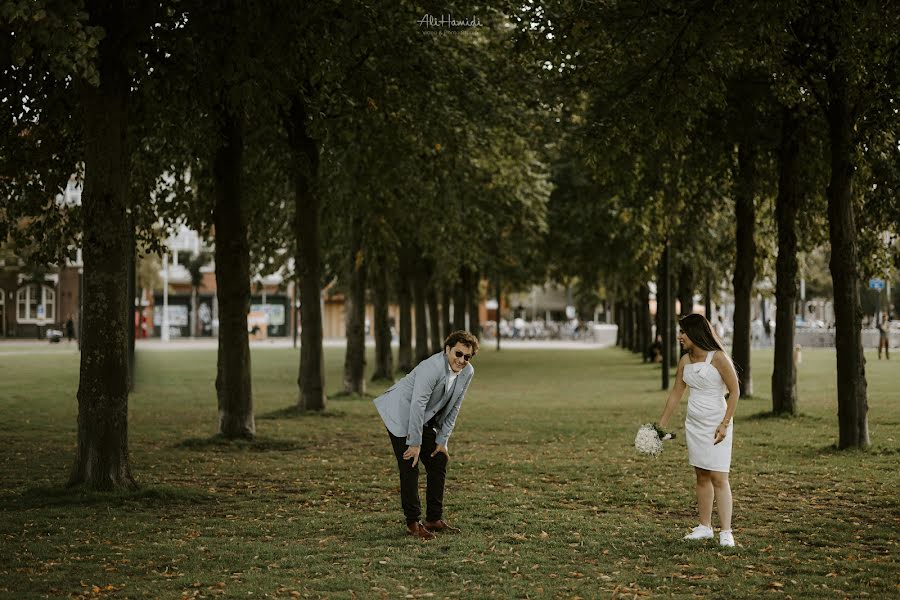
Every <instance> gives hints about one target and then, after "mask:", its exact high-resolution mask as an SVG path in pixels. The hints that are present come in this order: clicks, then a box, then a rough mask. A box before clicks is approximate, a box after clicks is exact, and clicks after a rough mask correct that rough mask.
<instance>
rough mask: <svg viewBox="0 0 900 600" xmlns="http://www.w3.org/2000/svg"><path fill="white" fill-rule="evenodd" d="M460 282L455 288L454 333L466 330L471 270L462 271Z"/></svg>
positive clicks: (464, 269) (463, 269)
mask: <svg viewBox="0 0 900 600" xmlns="http://www.w3.org/2000/svg"><path fill="white" fill-rule="evenodd" d="M459 273H460V280H459V281H458V282H457V284H456V286H455V287H454V288H453V291H454V294H453V331H460V330H462V329H465V328H466V287H467V286H468V279H469V270H468V269H467V268H465V267H463V268H462V269H460V271H459Z"/></svg>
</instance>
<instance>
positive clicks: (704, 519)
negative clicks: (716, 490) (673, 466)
mask: <svg viewBox="0 0 900 600" xmlns="http://www.w3.org/2000/svg"><path fill="white" fill-rule="evenodd" d="M711 472H712V471H707V470H706V469H701V468H699V467H694V473H695V474H696V475H697V510H698V511H699V512H700V524H701V525H706V526H707V527H712V505H713V485H712V481H711V480H710V477H709V476H710V473H711Z"/></svg>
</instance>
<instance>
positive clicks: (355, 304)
mask: <svg viewBox="0 0 900 600" xmlns="http://www.w3.org/2000/svg"><path fill="white" fill-rule="evenodd" d="M360 229H361V225H360V223H359V218H358V217H354V218H353V223H352V224H351V230H352V233H351V236H350V237H351V240H352V241H351V248H350V251H351V255H350V265H349V275H350V280H349V283H350V286H349V289H348V293H347V303H346V309H347V349H346V352H345V354H344V392H346V393H348V394H360V395H362V394H365V393H366V378H365V363H366V264H365V258H364V255H363V250H362V247H361V243H360V242H361V239H362V235H361V232H360Z"/></svg>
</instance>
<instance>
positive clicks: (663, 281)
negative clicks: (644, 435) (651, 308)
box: [656, 239, 672, 390]
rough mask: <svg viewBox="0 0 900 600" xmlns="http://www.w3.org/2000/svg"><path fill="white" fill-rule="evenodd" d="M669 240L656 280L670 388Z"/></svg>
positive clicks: (659, 330)
mask: <svg viewBox="0 0 900 600" xmlns="http://www.w3.org/2000/svg"><path fill="white" fill-rule="evenodd" d="M670 253H671V250H670V249H669V240H668V239H666V245H665V248H664V249H663V253H662V256H661V257H660V259H659V267H658V274H657V281H656V327H657V329H656V332H657V335H658V336H659V339H660V343H661V345H662V353H661V354H662V356H661V357H660V358H661V359H662V360H661V363H662V364H661V365H660V366H661V375H662V389H663V390H668V389H669V361H670V356H669V355H670V354H671V353H672V338H671V336H670V332H671V330H670V328H669V321H671V320H672V314H671V312H670V311H671V306H672V305H671V303H670V301H669V300H670V297H671V291H670V289H669V288H670V286H669V282H670V279H671V278H670V277H669V270H670V268H671V266H672V265H671V260H670V259H669V254H670Z"/></svg>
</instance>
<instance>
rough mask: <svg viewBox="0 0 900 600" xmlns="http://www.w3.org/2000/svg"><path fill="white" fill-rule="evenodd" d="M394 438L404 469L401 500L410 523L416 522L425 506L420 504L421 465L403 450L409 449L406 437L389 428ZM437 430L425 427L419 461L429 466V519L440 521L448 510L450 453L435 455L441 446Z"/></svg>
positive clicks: (426, 466)
mask: <svg viewBox="0 0 900 600" xmlns="http://www.w3.org/2000/svg"><path fill="white" fill-rule="evenodd" d="M388 435H389V436H390V437H391V446H393V447H394V454H395V455H396V456H397V467H398V468H399V469H400V503H401V504H402V506H403V515H404V516H405V517H406V524H407V525H409V524H410V523H414V522H416V521H418V520H419V517H421V516H422V506H421V504H420V503H419V465H418V464H417V465H416V466H415V467H414V466H412V462H413V459H409V460H406V459H404V458H403V453H404V452H406V449H407V446H406V438H400V437H397V436H395V435H394V434H392V433H391V432H390V431H388ZM436 437H437V434H436V433H435V432H434V429H432V428H431V427H429V426H428V425H425V427H424V428H423V429H422V447H421V448H420V452H419V462H420V463H422V464H423V465H425V471H426V473H427V477H426V480H425V520H426V521H437V520H439V519H440V518H441V517H442V516H443V513H444V479H446V477H447V456H446V455H445V454H444V453H443V452H438V453H437V454H435V455H434V456H431V453H432V452H434V449H435V448H437V442H436V440H435V438H436Z"/></svg>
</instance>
